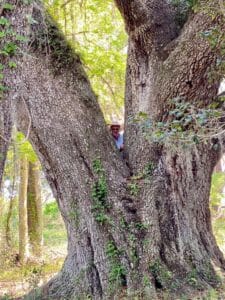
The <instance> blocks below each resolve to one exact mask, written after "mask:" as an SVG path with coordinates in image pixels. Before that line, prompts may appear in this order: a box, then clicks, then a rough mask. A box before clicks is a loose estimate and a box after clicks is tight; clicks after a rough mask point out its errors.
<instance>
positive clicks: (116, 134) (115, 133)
mask: <svg viewBox="0 0 225 300" xmlns="http://www.w3.org/2000/svg"><path fill="white" fill-rule="evenodd" d="M111 132H112V136H113V137H114V138H115V139H118V137H119V132H120V128H119V127H118V126H115V127H114V126H112V127H111Z"/></svg>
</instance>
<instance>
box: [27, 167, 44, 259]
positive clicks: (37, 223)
mask: <svg viewBox="0 0 225 300" xmlns="http://www.w3.org/2000/svg"><path fill="white" fill-rule="evenodd" d="M42 220H43V216H42V199H41V182H40V165H39V163H38V162H35V163H32V162H29V173H28V186H27V223H28V238H29V244H30V247H31V252H32V254H33V255H35V256H37V257H41V247H42V240H43V224H42Z"/></svg>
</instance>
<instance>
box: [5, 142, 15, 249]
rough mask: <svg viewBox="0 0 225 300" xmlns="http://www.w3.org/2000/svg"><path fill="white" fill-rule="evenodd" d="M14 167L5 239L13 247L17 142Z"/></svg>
mask: <svg viewBox="0 0 225 300" xmlns="http://www.w3.org/2000/svg"><path fill="white" fill-rule="evenodd" d="M12 163H13V168H12V182H11V187H10V194H11V195H10V200H9V209H8V213H7V217H6V228H5V239H6V244H7V246H8V247H11V243H12V237H11V218H12V213H13V208H14V206H15V202H16V198H15V190H16V179H17V178H18V173H17V170H16V169H17V166H16V164H17V161H16V149H15V144H13V162H12Z"/></svg>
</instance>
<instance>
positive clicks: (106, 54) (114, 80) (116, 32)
mask: <svg viewBox="0 0 225 300" xmlns="http://www.w3.org/2000/svg"><path fill="white" fill-rule="evenodd" d="M45 4H46V7H47V8H48V11H49V12H50V14H51V16H53V18H54V19H55V20H56V21H57V23H58V24H59V26H60V28H61V29H62V31H63V32H64V34H65V36H66V38H67V39H68V41H69V42H70V43H71V45H72V46H73V47H75V49H76V52H78V53H79V54H80V57H81V60H82V62H83V64H84V66H85V69H86V72H87V74H88V76H89V78H90V80H91V83H92V86H93V88H94V91H95V93H96V94H97V95H98V96H99V97H98V99H99V103H100V105H101V107H102V109H103V112H104V115H105V118H106V120H107V121H108V122H109V121H110V120H111V119H113V118H119V119H121V118H122V115H123V94H124V77H125V61H126V45H127V37H126V34H125V32H124V29H123V21H122V18H121V16H120V15H119V13H118V11H117V9H116V8H115V6H114V4H113V2H112V1H111V0H105V1H100V0H86V1H81V0H80V1H68V2H65V1H64V0H54V1H50V0H45Z"/></svg>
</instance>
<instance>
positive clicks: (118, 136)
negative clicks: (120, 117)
mask: <svg viewBox="0 0 225 300" xmlns="http://www.w3.org/2000/svg"><path fill="white" fill-rule="evenodd" d="M120 130H121V126H120V124H118V123H113V124H111V125H110V131H111V134H112V136H113V138H114V141H115V143H116V147H117V148H118V149H119V150H120V151H122V150H123V134H122V133H121V132H120Z"/></svg>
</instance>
